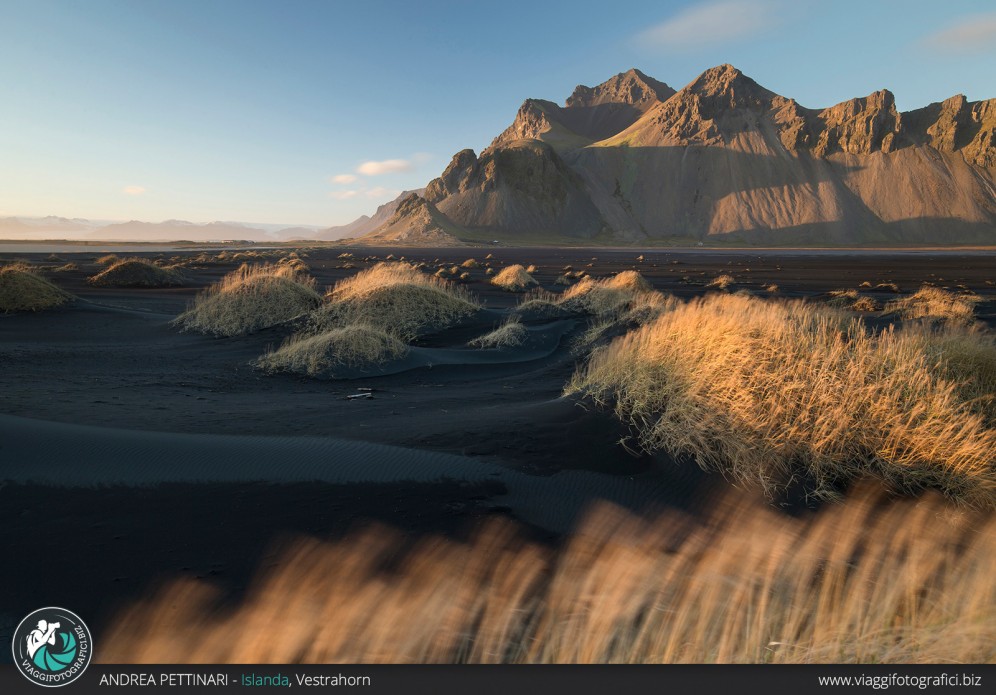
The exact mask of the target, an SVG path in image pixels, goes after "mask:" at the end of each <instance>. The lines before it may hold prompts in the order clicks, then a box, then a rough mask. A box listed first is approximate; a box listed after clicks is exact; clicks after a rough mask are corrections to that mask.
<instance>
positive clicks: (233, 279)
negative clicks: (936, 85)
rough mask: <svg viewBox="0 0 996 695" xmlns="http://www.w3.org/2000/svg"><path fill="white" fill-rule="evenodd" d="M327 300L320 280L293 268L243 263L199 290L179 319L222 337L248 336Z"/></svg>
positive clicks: (177, 322) (181, 323) (184, 325)
mask: <svg viewBox="0 0 996 695" xmlns="http://www.w3.org/2000/svg"><path fill="white" fill-rule="evenodd" d="M321 303H322V298H321V295H319V294H318V292H317V291H316V290H315V281H314V279H313V278H310V277H307V276H305V275H302V274H300V273H298V272H296V271H295V270H294V269H293V268H292V267H290V266H286V265H283V266H280V265H248V264H243V265H242V266H241V267H239V268H238V269H237V270H235V271H233V272H231V273H229V274H228V275H226V276H225V277H224V278H222V279H221V281H220V282H218V283H216V284H214V285H212V286H211V287H209V288H208V289H207V290H205V291H204V292H202V293H201V294H200V295H198V296H197V298H196V299H195V300H194V302H193V304H192V305H191V306H190V308H189V309H187V311H185V312H184V313H182V314H180V315H179V316H178V317H177V318H176V319H175V320H174V324H175V325H177V326H179V327H181V328H182V329H183V330H193V331H199V332H201V333H207V334H210V335H216V336H226V337H228V336H236V335H245V334H248V333H253V332H255V331H258V330H261V329H263V328H269V327H270V326H275V325H277V324H279V323H283V322H284V321H289V320H290V319H292V318H295V317H297V316H300V315H302V314H305V313H307V312H309V311H311V310H313V309H315V308H317V307H318V306H320V305H321Z"/></svg>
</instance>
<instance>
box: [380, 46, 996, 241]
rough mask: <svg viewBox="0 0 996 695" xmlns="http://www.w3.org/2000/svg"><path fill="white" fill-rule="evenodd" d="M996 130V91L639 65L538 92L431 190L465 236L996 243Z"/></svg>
mask: <svg viewBox="0 0 996 695" xmlns="http://www.w3.org/2000/svg"><path fill="white" fill-rule="evenodd" d="M994 132H996V99H990V100H987V101H980V102H969V101H968V100H967V99H965V97H964V96H961V95H959V96H955V97H952V98H950V99H948V100H946V101H944V102H943V103H939V104H931V105H929V106H927V107H924V108H921V109H917V110H914V111H909V112H906V113H903V112H900V111H898V110H897V109H896V106H895V100H894V98H893V95H892V93H890V92H888V91H886V90H881V91H878V92H875V93H873V94H870V95H868V96H867V97H863V98H857V99H851V100H849V101H846V102H843V103H840V104H837V105H836V106H832V107H829V108H826V109H809V108H805V107H803V106H801V105H799V104H798V103H797V102H796V101H795V100H793V99H788V98H786V97H782V96H779V95H778V94H775V93H774V92H771V91H770V90H767V89H765V88H764V87H762V86H761V85H759V84H758V83H757V82H755V81H754V80H752V79H751V78H749V77H747V76H746V75H744V74H743V73H742V72H740V71H739V70H737V69H736V68H734V67H732V66H730V65H721V66H719V67H716V68H712V69H710V70H707V71H706V72H704V73H702V74H701V75H700V76H699V77H698V78H696V79H695V80H693V81H692V82H691V83H690V84H688V85H687V86H685V87H684V88H683V89H681V90H680V91H677V92H675V91H674V90H673V89H671V88H670V87H668V86H667V85H666V84H664V83H662V82H658V81H657V80H654V79H653V78H650V77H648V76H646V75H644V74H643V73H641V72H639V71H637V70H630V71H629V72H626V73H621V74H619V75H616V76H615V77H613V78H612V79H610V80H608V81H607V82H604V83H603V84H600V85H598V86H597V87H585V86H579V87H578V88H577V89H575V91H574V93H573V94H572V95H571V96H570V98H568V99H567V101H566V102H565V104H564V106H558V105H557V104H554V103H553V102H549V101H543V100H538V99H529V100H527V101H526V102H525V103H524V104H523V105H522V107H521V108H520V109H519V112H518V114H517V115H516V118H515V121H514V122H513V123H512V125H511V126H509V127H508V128H507V129H506V130H505V131H504V132H503V133H501V134H500V135H499V136H498V137H497V138H495V140H494V141H493V142H492V143H491V145H490V146H489V147H488V148H486V149H485V150H484V151H483V152H482V153H481V154H480V156H477V155H476V154H475V153H474V152H473V151H471V150H463V151H461V152H459V153H457V154H456V155H455V156H454V157H453V160H452V161H451V162H450V164H449V166H447V168H446V170H445V171H444V172H443V173H442V175H441V176H440V177H439V178H437V179H434V180H433V181H432V182H430V183H429V184H428V186H427V187H426V189H425V193H424V198H425V200H426V201H427V202H428V203H431V204H432V205H433V206H434V207H433V215H435V217H434V218H433V219H434V221H435V222H434V223H435V224H436V225H437V226H439V227H440V228H441V229H445V230H446V232H447V233H448V234H450V235H451V236H453V237H455V238H456V239H465V240H481V239H485V238H487V239H499V240H502V241H508V242H512V243H558V242H562V243H578V242H582V241H588V242H591V243H599V244H601V243H608V244H611V243H651V244H652V243H668V242H669V241H679V242H680V241H686V242H687V241H696V240H706V239H712V240H720V239H729V240H734V241H738V242H742V243H778V244H792V243H800V244H863V243H877V244H890V243H940V244H943V243H996V140H994V138H996V136H994ZM423 217H424V215H423ZM408 224H409V222H408V221H406V219H405V218H404V217H402V218H400V219H394V220H393V222H392V225H393V228H392V232H391V233H392V234H395V235H397V234H398V233H399V232H400V231H403V230H404V228H405V227H406V225H408ZM411 224H412V225H415V224H418V220H416V219H415V217H413V218H412V222H411ZM375 235H376V233H375Z"/></svg>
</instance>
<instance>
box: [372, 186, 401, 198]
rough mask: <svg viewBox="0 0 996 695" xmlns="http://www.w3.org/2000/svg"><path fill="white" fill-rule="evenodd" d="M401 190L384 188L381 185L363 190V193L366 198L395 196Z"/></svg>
mask: <svg viewBox="0 0 996 695" xmlns="http://www.w3.org/2000/svg"><path fill="white" fill-rule="evenodd" d="M400 193H401V191H396V190H393V189H390V188H384V187H383V186H375V187H374V188H371V189H370V190H368V191H364V192H363V195H365V196H366V197H367V198H385V197H390V198H397V197H398V195H399V194H400Z"/></svg>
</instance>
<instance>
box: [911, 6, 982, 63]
mask: <svg viewBox="0 0 996 695" xmlns="http://www.w3.org/2000/svg"><path fill="white" fill-rule="evenodd" d="M923 43H924V44H925V45H927V46H930V47H931V48H935V49H938V50H941V51H948V52H952V53H976V52H983V51H991V50H993V49H994V48H996V12H990V13H987V14H977V15H971V16H969V17H962V18H961V19H958V20H956V21H955V22H954V23H953V24H949V25H947V26H946V27H944V28H943V29H940V30H939V31H937V32H934V33H933V34H930V35H928V36H926V37H924V39H923Z"/></svg>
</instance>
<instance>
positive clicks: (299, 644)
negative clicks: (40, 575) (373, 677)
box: [99, 488, 996, 664]
mask: <svg viewBox="0 0 996 695" xmlns="http://www.w3.org/2000/svg"><path fill="white" fill-rule="evenodd" d="M732 494H735V493H728V494H727V495H726V496H724V497H720V498H719V499H716V500H714V502H713V504H711V505H710V509H711V512H710V513H709V514H708V515H707V516H706V517H705V518H695V519H693V518H689V517H686V516H684V515H682V514H680V513H677V512H671V513H665V514H663V515H661V516H659V517H658V518H656V519H653V520H642V519H639V518H636V517H634V516H633V515H631V514H629V513H626V512H623V511H621V510H619V509H617V508H614V507H610V506H608V505H603V506H600V507H596V508H595V509H594V510H592V512H591V513H590V514H589V515H588V516H587V518H586V520H585V521H584V522H583V523H582V524H581V525H580V527H579V528H578V529H577V530H576V531H575V532H574V533H573V534H572V535H571V536H569V537H568V538H567V539H566V541H565V542H564V543H563V545H560V546H557V547H552V548H551V547H547V546H541V545H538V544H536V543H535V542H532V541H530V540H528V539H527V538H525V537H523V536H522V535H521V533H520V531H519V530H518V529H517V528H516V527H515V526H514V525H513V523H512V522H507V521H501V520H495V521H491V522H489V523H488V525H486V526H485V527H483V528H482V529H480V530H478V531H477V532H476V533H475V535H474V536H473V537H472V538H471V539H470V540H469V541H468V542H466V543H464V542H459V541H456V540H451V539H448V538H434V537H427V538H423V539H422V540H420V541H418V542H416V543H414V544H413V542H412V540H411V536H410V535H408V534H406V533H404V532H402V531H397V530H393V529H390V528H386V527H379V526H374V527H371V528H368V529H367V530H365V531H362V532H354V533H353V534H351V535H349V536H347V537H346V538H344V539H342V540H338V541H333V542H322V541H318V540H313V539H302V540H300V541H298V542H296V543H294V544H293V545H291V546H290V548H289V549H288V548H287V545H286V543H284V544H282V547H281V555H282V557H281V558H280V559H279V561H278V562H277V563H276V564H275V567H274V568H273V569H269V570H266V571H265V572H264V573H263V574H261V575H260V576H258V577H257V580H256V581H255V582H254V584H253V586H252V587H251V588H250V589H249V591H248V593H247V595H246V597H245V598H244V599H243V601H242V602H241V604H240V605H238V606H236V607H234V608H219V607H218V605H219V603H220V601H219V599H221V598H222V596H221V595H220V592H219V591H218V590H217V589H214V588H213V587H212V586H211V585H209V584H207V583H204V582H195V581H192V580H184V581H180V582H178V583H176V584H173V585H171V586H167V587H165V588H163V589H161V590H159V592H158V593H157V594H156V595H154V596H152V597H150V598H148V599H147V600H145V601H141V602H138V603H136V604H134V605H132V606H131V607H129V608H128V609H126V610H124V611H122V612H121V613H120V614H119V615H118V616H117V617H116V619H115V620H114V621H113V622H112V625H111V627H110V629H108V630H107V632H106V633H105V636H104V639H103V640H102V644H101V650H100V656H99V658H100V659H101V660H102V661H104V662H107V663H142V662H145V663H163V662H166V663H188V662H201V663H243V664H246V663H275V664H280V663H293V662H306V663H308V662H310V663H329V662H331V663H335V662H339V663H377V662H387V663H412V662H430V663H452V662H471V663H681V662H692V663H883V662H884V663H901V664H910V663H940V662H945V663H983V662H992V661H993V660H994V659H996V517H994V516H993V515H992V514H979V513H965V512H956V511H952V510H951V508H950V507H948V506H947V505H946V504H945V503H944V502H943V501H942V500H941V499H939V497H936V496H928V497H926V498H924V499H922V500H905V501H895V500H885V499H883V498H882V497H881V496H880V495H879V494H877V493H875V492H874V491H872V490H871V489H870V488H864V489H863V490H860V491H858V492H857V493H856V494H855V495H853V496H852V498H851V499H849V500H848V501H847V502H846V503H844V504H841V505H835V506H833V507H831V508H828V509H824V510H822V511H820V512H818V513H815V514H810V515H806V516H803V517H800V518H789V517H786V516H784V515H780V514H778V513H776V512H774V511H773V510H771V509H765V508H759V507H758V505H756V504H753V503H751V502H749V501H746V500H745V499H744V496H743V495H742V494H741V496H740V497H736V498H735V497H732ZM386 565H389V566H390V569H386V568H385V566H386Z"/></svg>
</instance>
